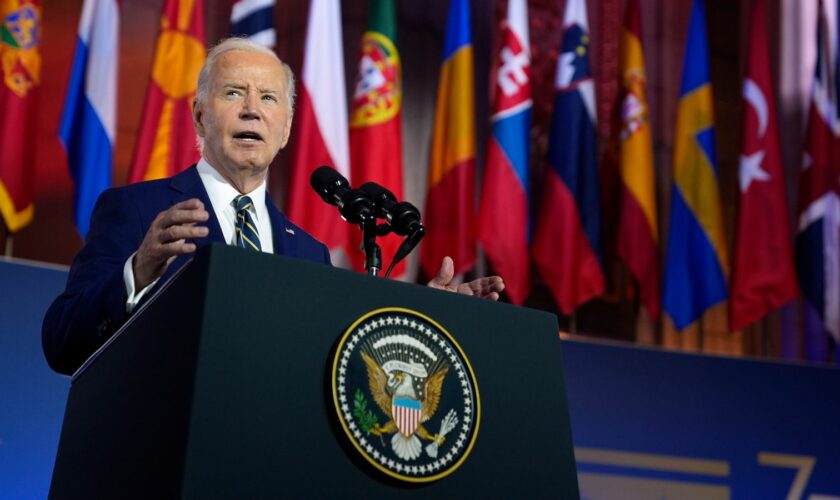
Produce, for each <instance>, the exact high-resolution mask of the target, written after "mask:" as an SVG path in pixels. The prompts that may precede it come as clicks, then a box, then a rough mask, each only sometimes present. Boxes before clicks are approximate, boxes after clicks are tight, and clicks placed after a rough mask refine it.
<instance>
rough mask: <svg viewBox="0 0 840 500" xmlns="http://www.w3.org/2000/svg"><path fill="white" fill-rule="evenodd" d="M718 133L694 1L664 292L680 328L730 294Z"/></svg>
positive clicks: (701, 19) (702, 22)
mask: <svg viewBox="0 0 840 500" xmlns="http://www.w3.org/2000/svg"><path fill="white" fill-rule="evenodd" d="M714 131H715V129H714V112H713V109H712V84H711V79H710V77H709V49H708V43H707V40H706V13H705V7H704V2H703V0H694V4H693V6H692V9H691V20H690V22H689V29H688V39H687V42H686V49H685V60H684V62H683V76H682V86H681V88H680V100H679V104H678V107H677V128H676V134H675V137H674V164H673V186H672V188H671V217H670V225H669V228H668V251H667V257H666V259H665V279H664V284H663V292H662V305H663V307H664V308H665V312H667V313H668V315H669V316H670V317H671V319H672V320H673V322H674V325H675V326H676V327H677V329H679V330H682V329H683V328H685V327H686V326H688V325H689V324H690V323H692V322H693V321H695V320H696V319H697V318H699V317H700V316H701V315H702V314H703V312H704V311H705V310H706V309H708V308H709V307H711V306H712V305H714V304H717V303H718V302H721V301H723V300H726V296H727V282H726V279H727V278H726V277H727V273H728V269H727V267H726V266H727V257H726V242H725V241H724V236H723V222H722V216H721V203H720V189H719V186H718V171H717V161H716V159H715V133H714Z"/></svg>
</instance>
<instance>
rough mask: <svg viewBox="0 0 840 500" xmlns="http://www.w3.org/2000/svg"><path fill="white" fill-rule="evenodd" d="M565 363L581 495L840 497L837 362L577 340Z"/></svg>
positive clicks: (567, 347) (565, 352)
mask: <svg viewBox="0 0 840 500" xmlns="http://www.w3.org/2000/svg"><path fill="white" fill-rule="evenodd" d="M563 361H564V365H565V366H564V368H565V373H566V385H567V389H568V397H569V410H570V413H571V419H572V433H573V440H574V443H575V456H576V461H577V465H578V473H579V478H580V483H581V484H580V485H581V495H582V496H584V497H585V498H729V497H731V498H734V499H739V498H762V499H773V498H779V499H784V498H807V497H808V496H810V495H840V475H838V471H840V369H838V368H836V367H834V366H829V365H826V366H815V365H804V364H792V363H789V364H784V363H778V362H766V361H759V360H749V359H734V358H725V357H712V356H700V355H694V354H684V353H674V352H667V351H662V350H658V349H643V348H636V347H632V346H621V345H615V344H598V343H584V342H576V341H566V342H564V343H563ZM797 479H798V482H797V481H796V480H797ZM789 493H793V494H794V496H792V497H788V494H789ZM803 494H804V495H805V496H803Z"/></svg>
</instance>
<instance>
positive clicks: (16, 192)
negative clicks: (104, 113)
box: [0, 0, 41, 232]
mask: <svg viewBox="0 0 840 500" xmlns="http://www.w3.org/2000/svg"><path fill="white" fill-rule="evenodd" d="M0 21H2V26H0V65H1V66H2V69H3V83H2V85H0V110H2V117H0V158H2V161H0V213H2V215H3V221H4V222H5V224H6V227H7V228H8V229H9V231H11V232H15V231H17V230H19V229H21V228H23V227H24V226H26V225H27V224H29V222H31V221H32V215H33V213H34V207H33V181H34V178H35V126H36V122H35V120H36V118H37V116H38V113H37V111H36V109H35V107H36V102H37V99H38V87H39V85H40V81H41V54H40V53H39V52H38V49H39V47H40V45H41V5H40V3H39V1H38V0H0Z"/></svg>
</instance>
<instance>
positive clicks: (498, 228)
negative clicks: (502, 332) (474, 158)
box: [478, 0, 531, 304]
mask: <svg viewBox="0 0 840 500" xmlns="http://www.w3.org/2000/svg"><path fill="white" fill-rule="evenodd" d="M501 27H502V34H501V39H502V42H501V44H500V49H499V52H498V53H497V55H496V61H495V65H494V69H493V76H494V78H493V86H494V91H493V104H492V110H491V113H492V114H491V117H490V138H489V140H488V141H487V160H486V164H485V167H484V184H483V186H482V190H481V204H480V207H479V221H478V237H479V240H480V241H481V246H482V247H483V248H484V252H485V253H486V254H487V259H488V260H489V261H490V264H491V265H492V266H493V268H494V270H495V271H496V272H497V273H499V274H500V275H501V276H502V277H504V279H505V291H506V292H507V295H508V297H509V298H510V301H511V302H513V303H514V304H521V303H522V302H524V301H525V298H526V297H527V296H528V293H529V292H530V290H531V276H530V259H529V256H528V244H529V242H530V224H531V223H530V216H529V211H530V202H529V196H530V195H529V191H530V184H529V172H528V170H529V168H528V156H529V155H528V149H529V146H530V143H531V141H530V137H531V49H530V46H529V40H528V6H527V3H526V2H525V0H509V2H508V10H507V18H506V19H505V21H504V22H503V23H502V26H501Z"/></svg>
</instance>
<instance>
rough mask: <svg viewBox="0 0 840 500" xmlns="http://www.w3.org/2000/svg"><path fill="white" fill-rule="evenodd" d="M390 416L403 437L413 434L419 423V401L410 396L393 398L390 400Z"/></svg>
mask: <svg viewBox="0 0 840 500" xmlns="http://www.w3.org/2000/svg"><path fill="white" fill-rule="evenodd" d="M391 416H393V417H394V423H396V424H397V429H399V430H400V434H402V435H403V436H405V437H408V436H411V435H412V434H414V431H416V430H417V426H418V425H420V401H417V400H416V399H411V398H394V400H393V401H392V402H391Z"/></svg>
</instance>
